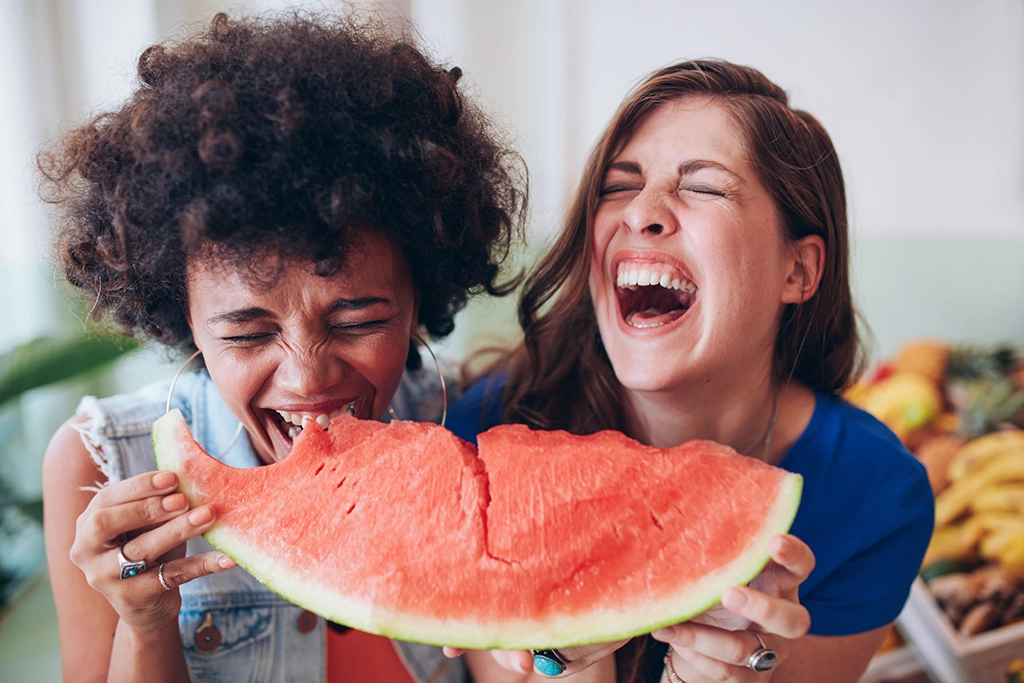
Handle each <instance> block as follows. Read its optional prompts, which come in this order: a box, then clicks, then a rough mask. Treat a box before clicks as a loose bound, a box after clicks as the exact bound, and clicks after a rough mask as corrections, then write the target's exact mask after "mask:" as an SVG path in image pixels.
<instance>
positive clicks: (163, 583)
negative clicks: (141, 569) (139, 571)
mask: <svg viewBox="0 0 1024 683" xmlns="http://www.w3.org/2000/svg"><path fill="white" fill-rule="evenodd" d="M156 578H158V579H160V585H161V586H163V587H164V590H165V591H172V590H174V589H173V588H171V587H170V586H169V585H168V584H167V580H166V579H164V563H163V562H161V563H160V571H158V572H157V573H156Z"/></svg>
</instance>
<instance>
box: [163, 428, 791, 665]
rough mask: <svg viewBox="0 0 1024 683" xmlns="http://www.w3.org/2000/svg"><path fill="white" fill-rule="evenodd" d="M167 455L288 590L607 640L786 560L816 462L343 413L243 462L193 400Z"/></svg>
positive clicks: (402, 628) (168, 440)
mask: <svg viewBox="0 0 1024 683" xmlns="http://www.w3.org/2000/svg"><path fill="white" fill-rule="evenodd" d="M153 441H154V445H155V449H156V456H157V463H158V464H159V467H160V468H161V469H167V470H172V471H174V472H176V473H177V474H178V475H179V477H180V482H181V490H182V491H183V492H184V493H185V495H186V496H187V497H188V499H189V501H190V502H191V503H192V505H194V506H195V505H200V504H203V503H209V504H211V505H212V506H213V507H214V509H215V511H216V514H217V520H218V521H217V523H216V524H215V525H214V526H213V528H211V529H210V531H209V532H208V533H207V534H206V538H207V539H208V540H209V542H210V543H211V544H213V545H214V546H215V547H217V548H219V549H220V550H221V551H223V552H224V553H225V554H227V555H228V556H230V557H231V558H232V559H234V560H235V561H236V562H238V564H239V565H241V566H242V567H243V568H244V569H245V570H246V571H248V572H249V573H251V574H252V575H253V576H254V577H256V578H257V579H258V580H259V581H260V582H261V583H263V584H264V585H266V586H267V587H268V588H270V589H271V590H273V591H275V592H277V593H279V594H280V595H282V596H283V597H285V598H286V599H288V600H289V601H291V602H293V603H295V604H297V605H301V606H302V607H305V608H307V609H309V610H312V611H313V612H316V613H317V614H320V615H321V616H323V617H325V618H327V619H330V620H331V621H334V622H338V623H341V624H345V625H347V626H351V627H353V628H356V629H359V630H362V631H367V632H370V633H376V634H381V635H387V636H391V637H393V638H398V639H401V640H408V641H414V642H422V643H430V644H435V645H452V646H457V647H463V648H497V649H534V648H552V647H565V646H570V645H580V644H584V643H593V642H603V641H612V640H619V639H623V638H628V637H630V636H633V635H638V634H641V633H647V632H650V631H651V630H653V629H655V628H658V627H660V626H663V625H667V624H673V623H678V622H680V621H684V620H685V619H687V618H689V617H691V616H693V615H695V614H699V613H700V612H703V611H705V610H706V609H708V608H710V607H712V606H714V605H716V604H717V603H718V602H719V600H720V598H721V595H722V592H723V591H724V590H725V589H726V588H728V587H729V586H735V585H740V584H744V583H746V582H748V581H750V579H752V578H753V577H754V576H756V575H757V574H758V572H760V571H761V569H762V568H763V567H764V566H765V564H766V563H767V562H768V559H769V554H768V541H769V539H770V538H771V537H772V536H774V535H775V534H780V533H785V532H786V531H787V530H788V529H789V526H790V524H791V523H792V521H793V517H794V516H795V514H796V510H797V507H798V505H799V501H800V491H801V486H802V479H801V477H800V476H799V475H796V474H790V473H788V472H785V471H784V470H781V469H778V468H776V467H772V466H770V465H766V464H764V463H762V462H761V461H759V460H755V459H753V458H747V457H743V456H741V455H738V454H737V453H736V452H735V451H733V450H732V449H729V448H726V447H724V446H720V445H718V444H715V443H712V442H710V441H691V442H689V443H685V444H683V445H681V446H678V447H676V448H671V449H659V448H652V447H649V446H644V445H642V444H640V443H638V442H636V441H633V440H631V439H629V438H627V437H625V436H623V435H622V434H620V433H618V432H610V431H607V432H600V433H597V434H593V435H590V436H573V435H570V434H568V433H566V432H543V431H532V430H530V429H529V428H527V427H524V426H518V425H516V426H514V425H505V426H500V427H495V428H492V429H491V430H489V431H487V432H485V433H483V434H481V435H480V437H479V444H480V446H479V452H478V451H477V449H476V448H474V447H473V446H472V445H471V444H468V443H466V442H464V441H461V440H460V439H458V438H457V437H455V436H454V435H453V434H452V433H451V432H449V431H448V430H446V429H445V428H443V427H440V426H438V425H434V424H428V423H417V422H392V423H390V424H387V425H385V424H381V423H379V422H373V421H369V420H358V419H356V418H354V417H349V416H347V415H343V416H341V417H338V418H335V420H334V421H333V422H331V424H330V427H329V429H328V430H326V431H325V430H319V429H313V428H309V429H306V430H304V431H303V432H302V434H301V435H300V436H299V438H298V439H297V440H296V443H295V446H294V448H293V450H292V453H291V455H290V456H289V457H288V459H287V460H285V461H283V462H280V463H276V464H273V465H267V466H264V467H255V468H250V469H236V468H231V467H228V466H226V465H224V464H222V463H220V462H219V461H217V460H216V459H214V458H213V457H211V456H209V455H208V454H206V453H205V452H204V451H203V449H202V448H201V447H200V446H199V445H198V444H197V443H196V442H195V440H194V439H193V438H192V435H191V433H190V432H189V429H188V426H187V425H186V424H185V421H184V420H183V419H182V417H181V415H180V413H178V411H176V410H174V411H171V412H170V413H168V414H167V415H165V416H164V417H162V418H161V419H160V420H158V421H157V422H156V424H154V426H153Z"/></svg>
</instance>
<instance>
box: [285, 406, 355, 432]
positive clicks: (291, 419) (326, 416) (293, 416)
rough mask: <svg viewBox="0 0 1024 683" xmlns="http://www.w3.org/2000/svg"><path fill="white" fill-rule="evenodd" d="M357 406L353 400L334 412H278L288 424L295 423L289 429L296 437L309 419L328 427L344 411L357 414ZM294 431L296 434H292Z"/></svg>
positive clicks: (325, 427)
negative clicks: (315, 413)
mask: <svg viewBox="0 0 1024 683" xmlns="http://www.w3.org/2000/svg"><path fill="white" fill-rule="evenodd" d="M355 408H356V404H355V402H354V401H353V402H352V403H349V404H348V405H347V406H345V407H344V408H339V409H338V410H335V411H334V412H333V413H320V414H319V415H313V414H310V413H289V412H287V411H285V410H278V411H277V414H278V415H280V416H281V419H282V420H284V421H285V423H286V424H291V425H293V427H292V428H290V429H289V430H288V433H289V435H290V436H291V437H292V438H295V435H296V434H298V432H299V430H301V429H302V428H303V427H305V426H306V423H307V422H308V421H310V420H312V421H313V422H316V423H317V424H318V425H320V426H321V427H323V428H324V429H327V425H329V424H330V423H331V420H333V419H334V418H336V417H338V416H339V415H342V414H344V413H348V414H349V415H353V414H355ZM293 431H294V432H295V434H292V432H293Z"/></svg>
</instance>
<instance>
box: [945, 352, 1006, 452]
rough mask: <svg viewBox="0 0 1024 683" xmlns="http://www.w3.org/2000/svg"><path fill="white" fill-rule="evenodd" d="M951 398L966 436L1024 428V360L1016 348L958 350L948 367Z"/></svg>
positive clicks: (951, 353)
mask: <svg viewBox="0 0 1024 683" xmlns="http://www.w3.org/2000/svg"><path fill="white" fill-rule="evenodd" d="M946 378H947V394H948V398H949V401H950V403H951V404H952V405H953V406H954V408H955V409H956V410H957V412H958V413H959V414H960V424H961V430H962V432H963V435H964V436H967V437H974V436H979V435H981V434H985V433H987V432H991V431H995V430H998V429H1001V428H1004V427H1006V426H1018V427H1024V381H1022V379H1024V356H1021V354H1020V353H1019V352H1018V351H1017V350H1016V349H1015V348H1013V347H1012V346H1009V345H1001V346H997V347H995V348H992V349H979V348H977V347H973V346H957V347H954V348H953V349H952V351H951V352H950V354H949V361H948V364H947V366H946Z"/></svg>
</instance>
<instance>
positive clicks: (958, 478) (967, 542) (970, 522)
mask: <svg viewBox="0 0 1024 683" xmlns="http://www.w3.org/2000/svg"><path fill="white" fill-rule="evenodd" d="M947 477H948V481H949V484H948V486H946V487H945V488H944V489H943V490H942V491H941V492H940V493H939V494H938V495H937V496H936V498H935V525H936V529H935V533H934V535H933V536H932V542H931V545H929V547H928V552H927V554H926V555H925V565H924V566H925V567H928V566H929V565H933V564H934V563H936V562H937V561H939V560H952V561H957V562H965V563H975V562H979V561H981V562H985V563H989V564H998V565H999V566H1000V567H1001V568H1002V569H1003V571H1005V572H1006V574H1007V575H1008V576H1010V577H1011V578H1013V579H1015V580H1017V581H1024V430H1021V429H1015V430H1009V431H1003V432H993V433H991V434H986V435H985V436H981V437H978V438H976V439H972V440H971V441H968V442H967V443H966V444H964V445H963V446H962V447H961V448H960V449H959V450H958V451H957V453H956V455H955V456H954V457H953V458H952V461H951V462H950V463H949V467H948V470H947Z"/></svg>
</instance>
